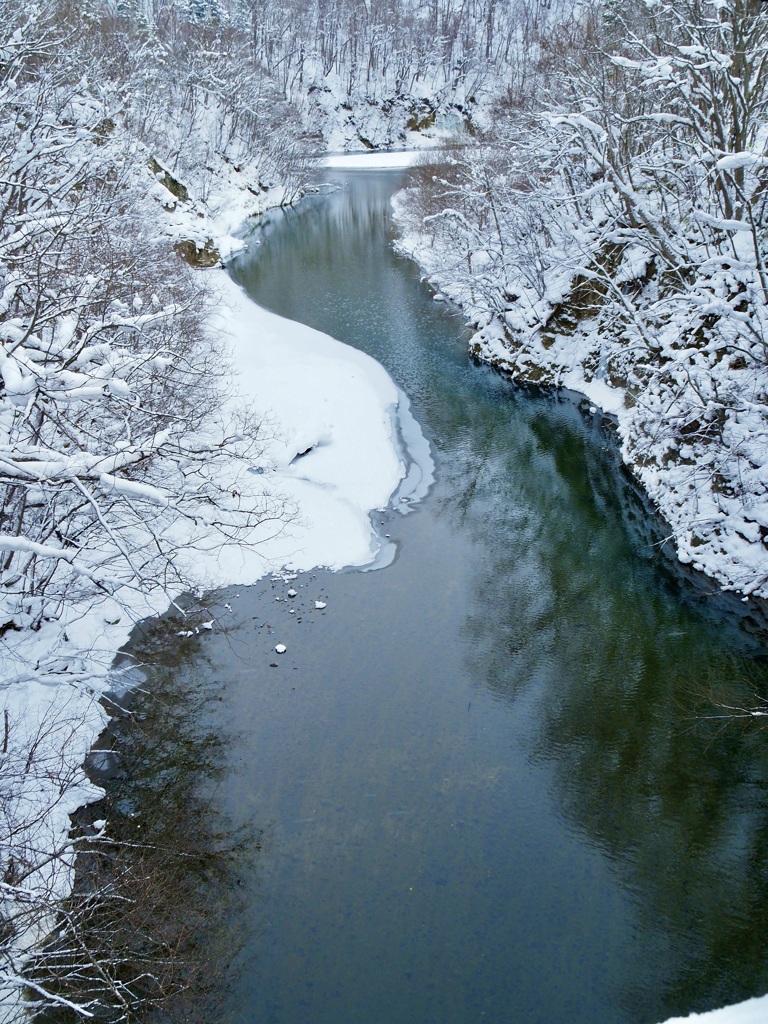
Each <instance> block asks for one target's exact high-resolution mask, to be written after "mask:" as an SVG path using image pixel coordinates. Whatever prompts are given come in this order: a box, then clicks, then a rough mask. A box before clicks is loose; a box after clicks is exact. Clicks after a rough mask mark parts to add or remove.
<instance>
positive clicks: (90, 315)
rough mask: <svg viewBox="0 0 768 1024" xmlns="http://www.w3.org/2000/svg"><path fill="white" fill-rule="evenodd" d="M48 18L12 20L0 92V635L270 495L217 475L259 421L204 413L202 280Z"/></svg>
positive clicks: (215, 364) (244, 451)
mask: <svg viewBox="0 0 768 1024" xmlns="http://www.w3.org/2000/svg"><path fill="white" fill-rule="evenodd" d="M6 6H8V5H6ZM4 13H5V14H6V15H7V16H8V20H9V21H11V22H12V18H11V15H10V11H6V12H4ZM52 32H53V28H52V27H51V25H50V23H46V22H45V21H42V23H41V22H39V21H36V20H32V19H30V20H27V21H24V20H23V19H20V23H19V27H18V28H17V29H16V30H15V31H14V33H13V34H12V35H11V37H10V39H9V40H8V42H7V44H6V46H5V52H4V57H5V60H4V64H3V83H2V92H1V93H0V117H1V118H2V121H0V133H1V135H2V148H3V151H4V152H7V153H10V154H12V157H11V159H10V161H9V162H8V164H7V166H6V171H5V175H4V180H3V181H2V183H1V184H0V203H1V204H2V226H1V227H0V284H1V285H2V300H1V304H0V311H1V312H2V321H1V323H0V332H1V341H2V348H1V349H0V376H1V377H2V390H0V452H1V453H2V455H1V456H0V458H1V461H0V483H2V485H3V490H2V493H1V494H0V515H1V516H2V528H1V530H0V572H1V573H2V588H3V589H2V604H1V605H0V607H1V608H2V615H1V616H0V630H2V632H4V633H8V632H9V631H11V630H18V629H20V628H22V627H23V626H27V625H31V626H33V627H36V626H38V625H39V623H40V621H41V619H42V618H43V617H44V616H45V615H51V614H53V613H54V610H55V608H56V604H57V602H59V601H61V600H64V598H65V597H66V599H67V600H70V601H71V600H72V599H74V598H76V597H77V595H78V594H79V593H92V592H93V590H94V588H96V589H97V590H98V591H101V592H104V593H109V594H115V593H116V592H117V591H118V590H119V589H120V588H122V587H126V586H128V587H138V588H151V587H155V586H161V587H165V588H169V587H172V588H176V587H178V585H179V584H180V583H181V582H182V575H183V573H182V570H181V568H180V566H179V563H178V561H177V559H176V558H175V553H176V549H177V548H178V546H179V544H180V543H181V542H182V535H181V534H180V533H179V530H178V525H179V522H180V521H185V522H186V523H187V524H189V526H190V527H191V528H192V534H194V533H195V531H197V534H199V535H202V534H205V535H207V536H209V537H210V536H211V535H213V534H215V535H217V536H218V537H219V539H220V540H221V541H226V540H232V539H236V538H237V537H240V536H242V535H243V531H245V530H248V529H250V528H252V527H253V526H254V525H255V524H256V523H257V522H259V521H261V520H263V519H264V518H265V517H266V518H268V517H272V516H277V515H279V514H280V511H281V510H280V508H279V506H277V505H274V506H273V504H272V503H271V502H270V501H269V499H268V498H267V497H266V496H263V497H262V498H260V499H259V500H257V501H256V502H251V503H250V504H248V503H247V502H246V501H244V500H243V499H241V495H240V491H239V489H238V488H237V487H236V485H232V486H231V487H229V486H228V489H227V490H224V488H223V487H222V486H220V485H219V484H218V483H217V478H216V457H217V455H218V454H220V453H228V454H230V455H234V456H236V457H237V458H240V459H242V460H245V459H248V458H253V457H255V456H256V455H257V454H258V452H257V451H256V450H255V449H257V447H258V434H259V429H260V425H259V424H258V423H257V422H255V421H251V422H250V423H244V422H243V423H236V422H232V423H231V424H225V423H217V422H215V420H216V415H215V414H216V410H217V409H218V407H219V406H220V405H221V402H222V398H223V396H222V393H221V387H222V383H223V381H225V380H226V365H225V364H224V363H223V362H222V357H221V353H220V352H219V351H218V348H217V345H216V342H215V339H214V338H212V337H211V335H210V332H208V330H207V329H206V325H205V307H206V302H207V301H208V300H207V297H206V294H205V288H204V285H203V282H202V279H201V278H200V277H199V276H198V277H196V278H193V272H192V271H190V270H188V269H187V268H186V267H185V265H184V264H183V263H182V262H181V261H180V260H179V259H178V258H177V257H176V256H175V255H174V253H173V251H172V249H171V245H170V243H168V242H163V241H162V240H154V239H152V238H150V237H147V221H148V219H149V218H148V212H147V209H146V208H145V205H144V206H143V205H142V204H146V201H145V200H144V195H145V194H146V191H147V189H148V184H149V181H150V180H151V179H150V178H149V175H148V174H143V173H142V168H140V167H139V168H138V169H137V167H136V162H135V156H134V154H135V144H133V152H131V146H130V145H126V144H125V143H124V142H123V141H121V140H119V139H113V138H111V137H110V129H109V127H108V126H109V125H110V124H112V119H111V116H110V115H111V109H110V108H109V107H108V106H105V104H104V103H103V102H101V100H100V97H99V96H98V94H97V92H96V91H92V90H91V89H90V88H89V87H88V85H87V83H86V81H85V79H84V78H83V77H82V72H83V70H84V69H83V68H82V67H77V66H76V65H75V64H73V63H72V62H71V60H70V57H71V54H69V53H67V57H66V58H64V57H62V56H54V53H53V48H54V42H55V41H54V37H53V36H52V35H51V33H52ZM59 53H60V54H62V53H64V51H59ZM87 70H93V69H86V73H87ZM243 464H244V466H245V465H247V463H246V462H244V463H243Z"/></svg>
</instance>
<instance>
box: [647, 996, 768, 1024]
mask: <svg viewBox="0 0 768 1024" xmlns="http://www.w3.org/2000/svg"><path fill="white" fill-rule="evenodd" d="M767 1020H768V996H762V997H760V998H758V999H747V1000H746V1002H743V1003H736V1005H735V1006H726V1007H724V1008H723V1009H722V1010H709V1011H708V1012H707V1013H691V1014H689V1016H687V1017H670V1019H669V1020H667V1021H665V1022H664V1024H684V1022H686V1024H692V1022H694V1021H700V1022H701V1024H765V1022H766V1021H767Z"/></svg>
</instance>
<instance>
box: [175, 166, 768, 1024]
mask: <svg viewBox="0 0 768 1024" xmlns="http://www.w3.org/2000/svg"><path fill="white" fill-rule="evenodd" d="M339 180H340V181H341V182H342V183H343V185H344V188H343V189H342V190H341V191H339V192H336V193H334V194H330V195H321V196H318V197H313V198H310V199H308V200H306V201H305V202H303V203H302V204H300V206H299V207H298V208H296V209H294V210H289V211H287V212H285V213H276V214H274V215H270V216H269V217H268V218H266V219H265V221H264V222H263V224H262V226H261V228H260V229H259V230H258V231H257V233H256V234H255V235H254V236H253V238H252V242H253V243H254V244H252V246H251V248H250V255H246V256H245V257H242V258H240V260H239V261H238V262H237V263H236V265H234V267H233V268H232V273H233V275H234V277H235V278H236V279H237V280H238V281H240V282H241V283H242V284H243V285H244V286H245V287H246V289H247V290H248V292H249V293H250V294H251V295H252V296H253V297H254V298H255V299H256V300H257V301H258V302H260V303H261V304H263V305H265V306H267V307H269V308H270V309H272V310H275V311H277V312H278V313H281V314H282V315H284V316H286V317H290V318H292V319H296V320H301V321H303V322H305V323H308V324H311V325H312V326H313V327H317V328H320V329H321V330H323V331H326V332H327V333H329V334H331V335H333V336H335V337H337V338H340V339H342V340H344V341H347V342H349V343H350V344H353V345H355V346H357V347H359V348H361V349H364V350H365V351H367V352H369V353H371V354H372V355H373V356H375V357H376V358H377V359H378V360H380V361H381V362H382V363H383V364H384V365H385V367H386V368H387V369H388V370H389V372H390V373H391V375H392V376H393V377H394V378H395V380H396V381H397V383H398V384H399V385H400V386H401V387H402V388H403V389H404V391H405V392H406V393H407V394H408V396H409V397H410V399H411V402H412V405H413V409H414V413H415V415H416V417H417V419H418V420H419V421H420V422H421V424H422V425H423V429H424V431H425V433H426V434H427V436H428V437H429V439H430V441H431V443H432V445H433V448H434V454H435V459H436V464H437V482H436V484H435V486H434V487H433V489H432V491H431V492H430V494H429V496H428V498H427V499H426V500H425V501H424V502H423V503H422V504H421V505H420V506H419V507H417V508H416V509H414V510H413V511H411V512H409V514H407V515H402V514H400V512H399V511H388V512H386V513H382V514H380V515H378V516H377V517H376V523H377V527H378V528H379V529H380V530H381V531H382V532H383V533H387V534H390V535H391V536H392V538H393V539H394V540H395V541H396V542H397V544H398V556H397V558H396V560H395V562H394V564H392V565H391V566H389V567H388V568H386V569H382V570H379V571H375V572H348V573H337V574H330V573H315V574H312V575H311V576H304V577H299V578H297V579H296V580H294V581H293V583H292V584H291V583H289V582H284V581H268V582H265V583H263V584H262V585H260V586H258V587H254V588H251V589H245V588H238V589H237V590H235V589H231V590H229V591H226V592H224V593H222V594H218V595H216V596H215V598H214V603H213V604H212V605H211V608H212V609H213V611H214V612H215V613H216V614H217V615H222V616H223V614H224V612H223V605H224V602H228V603H229V604H230V605H231V606H232V608H233V615H232V621H233V622H234V623H235V625H233V627H232V628H231V629H230V630H229V631H228V632H227V633H226V634H225V633H221V632H220V633H212V634H210V635H207V636H205V637H204V638H203V640H202V641H200V645H199V650H198V653H197V654H196V655H195V657H194V658H193V659H192V660H191V661H187V662H185V663H184V665H183V666H182V667H181V668H180V669H179V672H178V686H179V688H180V691H181V690H183V687H184V685H185V680H188V679H191V678H193V677H194V676H195V675H199V674H200V673H203V674H204V675H205V676H206V678H207V679H208V681H209V683H210V685H211V686H212V687H213V689H214V690H215V692H216V693H217V694H218V696H219V697H221V698H222V699H221V700H218V701H216V702H215V709H214V710H212V711H211V716H212V721H213V723H214V725H215V729H216V732H217V734H218V736H219V737H220V738H221V739H222V740H223V745H224V748H225V749H226V751H227V756H226V764H227V771H226V773H225V776H224V779H223V781H222V782H221V783H220V785H219V788H218V790H217V793H216V797H215V799H216V801H217V802H218V804H219V805H220V806H221V807H222V808H223V809H224V810H225V811H226V812H227V813H228V814H229V815H230V816H231V817H233V818H234V819H235V821H236V822H237V821H243V822H249V823H251V824H254V825H255V826H256V827H257V828H258V829H259V830H260V832H261V849H260V852H259V853H258V855H257V856H256V857H255V859H254V861H253V866H252V870H251V871H250V873H249V874H248V875H247V877H246V878H245V879H244V880H243V881H244V885H243V891H244V892H245V897H244V899H243V900H242V905H241V906H239V909H238V910H237V915H236V919H235V920H233V921H232V927H233V930H234V931H236V932H237V934H238V936H239V939H240V944H241V946H242V949H241V952H240V954H239V955H238V958H237V963H236V964H234V965H233V969H232V973H231V977H230V978H229V979H228V981H227V984H226V986H225V991H224V992H223V993H221V994H220V995H219V996H218V997H217V998H218V1002H219V1005H220V1007H221V1008H223V1009H224V1011H225V1017H226V1019H227V1020H228V1021H231V1022H233V1024H234V1022H237V1024H240V1022H242V1024H246V1022H248V1024H273V1022H274V1024H465V1022H469V1021H488V1022H494V1024H653V1022H657V1021H661V1020H663V1019H665V1018H666V1017H667V1016H669V1015H671V1014H673V1013H677V1014H681V1013H687V1012H689V1011H691V1010H694V1009H705V1008H710V1007H712V1006H714V1005H718V1004H722V1003H723V1002H726V1001H734V1000H737V999H742V998H746V997H748V996H752V995H757V994H762V993H763V992H765V991H768V790H767V789H766V785H767V784H768V733H764V732H760V731H759V730H758V729H752V728H749V729H744V728H742V727H741V725H739V724H733V723H732V724H729V725H726V724H724V723H723V721H722V720H720V719H714V718H711V717H709V716H711V715H712V714H713V704H712V703H711V700H710V698H711V697H712V695H714V698H715V699H723V700H727V701H729V702H739V701H748V700H749V699H750V695H751V694H752V693H753V692H759V693H763V694H764V693H766V680H767V679H768V674H767V673H766V670H765V669H764V668H763V667H761V666H762V662H761V658H760V656H758V657H754V655H755V654H758V655H762V652H761V651H759V650H758V648H759V643H760V641H759V640H755V639H752V638H751V635H749V634H747V633H745V632H744V631H743V630H742V629H740V628H738V626H737V625H736V623H735V621H734V620H733V619H732V618H731V617H730V616H729V615H728V614H727V612H728V609H727V608H725V607H724V606H723V605H720V604H718V603H717V602H716V601H715V600H714V599H710V598H706V597H702V596H701V594H700V593H699V591H697V590H696V589H695V588H694V587H693V585H691V584H688V583H686V582H684V581H683V580H681V579H680V578H678V576H677V575H676V573H675V572H674V571H671V570H670V568H669V567H668V566H667V565H665V560H664V556H663V554H662V553H661V552H660V551H659V549H658V548H657V547H654V546H653V543H652V542H653V537H652V535H651V531H650V529H649V528H648V526H647V519H646V517H645V514H644V511H643V508H642V505H641V503H640V501H639V500H638V498H637V497H636V495H635V494H634V493H633V491H632V489H631V487H630V486H629V485H628V483H627V481H626V480H625V478H624V476H623V474H622V473H621V471H620V469H619V467H618V461H617V456H616V452H615V448H616V445H615V442H614V440H613V438H612V436H611V433H610V429H609V427H608V426H606V425H605V424H603V423H602V422H601V421H600V419H599V418H598V417H591V416H589V414H588V412H586V408H587V407H586V405H584V406H582V405H580V403H579V401H578V399H577V398H576V397H575V396H559V397H558V396H554V397H550V396H544V395H541V394H537V393H529V392H525V391H522V390H520V389H518V388H516V387H514V386H513V385H511V384H510V383H508V382H507V381H505V380H504V379H503V378H502V377H501V376H499V375H497V374H495V373H494V372H492V371H490V370H489V369H487V368H483V367H478V366H476V365H473V364H472V363H471V362H470V361H469V360H468V358H467V356H466V353H465V342H466V336H465V335H464V333H463V330H462V326H461V321H460V319H457V318H456V316H455V315H452V314H451V312H450V311H449V310H448V309H446V307H444V306H441V305H439V304H437V303H435V302H434V301H432V299H431V297H430V294H429V291H428V289H427V288H426V287H425V286H424V285H422V284H421V283H420V282H419V275H418V270H417V269H416V268H415V267H414V266H413V265H412V264H410V263H409V262H407V261H404V260H399V259H397V258H396V257H395V256H394V254H393V253H392V251H391V249H390V247H389V241H390V234H391V225H390V218H389V197H390V195H391V193H392V190H393V189H394V188H395V187H396V185H397V182H398V180H399V175H398V173H396V172H380V173H379V172H367V173H365V174H354V173H351V174H348V175H347V176H346V177H340V178H339ZM257 241H258V244H256V242H257ZM291 585H292V586H293V587H294V588H295V589H296V590H297V594H298V596H297V597H295V598H289V597H288V596H287V591H288V589H289V587H290V586H291ZM278 598H279V600H277V599H278ZM319 599H322V600H323V601H324V602H325V604H326V607H325V608H324V609H322V610H321V609H316V608H315V607H314V602H315V601H316V600H319ZM292 608H293V609H294V610H293V613H292V612H291V609H292ZM278 641H282V642H284V643H286V644H287V647H288V652H287V653H286V654H285V655H283V657H282V658H281V659H279V665H278V667H271V663H272V662H273V661H275V657H274V654H273V648H274V644H275V643H276V642H278ZM213 703H214V702H212V704H213Z"/></svg>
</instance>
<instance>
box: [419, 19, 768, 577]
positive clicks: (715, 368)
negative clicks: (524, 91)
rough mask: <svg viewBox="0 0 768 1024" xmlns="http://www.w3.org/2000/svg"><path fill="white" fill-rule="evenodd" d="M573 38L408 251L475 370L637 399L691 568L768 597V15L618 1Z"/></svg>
mask: <svg viewBox="0 0 768 1024" xmlns="http://www.w3.org/2000/svg"><path fill="white" fill-rule="evenodd" d="M560 31H567V34H568V36H569V37H570V38H573V36H574V31H576V32H577V34H578V36H579V45H578V47H577V48H574V47H572V46H568V47H565V46H562V45H561V46H560V48H559V50H558V33H559V32H560ZM558 33H555V34H554V36H553V37H552V38H551V39H550V40H549V41H548V42H547V43H545V41H544V40H542V41H541V43H540V45H539V48H538V61H537V68H536V77H537V89H536V92H535V94H534V98H533V101H532V102H531V100H530V93H529V94H528V95H527V96H526V97H525V99H526V102H527V107H526V108H524V109H521V108H520V104H519V94H514V95H511V96H510V100H509V102H508V103H507V104H506V105H505V107H504V108H502V109H500V111H499V117H498V121H497V124H496V125H495V137H494V138H490V139H487V140H485V143H484V145H483V147H482V148H480V149H479V150H477V151H476V152H473V153H470V154H469V155H468V156H464V155H461V156H459V157H458V158H454V160H453V166H452V169H451V170H450V172H449V173H444V174H443V175H442V176H440V177H439V178H438V179H436V180H431V181H430V182H429V183H428V185H427V187H426V188H422V189H421V190H415V191H414V192H412V193H411V199H410V200H409V201H408V200H406V201H403V202H402V203H401V217H402V220H403V225H404V229H405V230H406V231H411V232H412V233H416V234H419V235H420V239H419V240H417V241H415V242H414V243H411V244H410V248H411V250H412V251H414V252H415V253H416V254H417V256H418V257H419V258H420V259H422V260H423V262H424V264H425V266H426V267H427V269H428V270H429V271H430V272H431V273H432V274H434V275H436V279H437V280H438V281H439V282H440V285H441V287H443V288H444V289H445V290H448V291H449V293H450V294H452V295H453V296H454V297H456V298H457V299H458V300H459V301H461V302H462V303H463V304H464V305H465V306H466V307H467V308H468V309H469V310H470V312H471V314H472V317H473V319H474V320H475V322H476V323H477V324H478V326H479V327H481V328H482V330H481V331H480V333H479V334H478V336H477V337H476V339H475V348H476V351H477V353H478V354H479V355H481V356H483V357H484V358H489V359H491V360H492V361H494V362H497V363H499V364H501V365H504V366H506V367H508V368H509V369H510V370H511V371H512V372H513V373H515V374H516V375H518V376H520V377H522V378H525V379H529V380H544V381H547V382H553V383H564V382H566V381H567V382H568V383H569V384H570V385H571V386H574V385H576V386H578V385H579V381H583V382H585V383H586V384H589V383H590V382H599V383H600V385H601V386H602V385H607V386H608V387H609V388H611V389H612V392H613V394H614V395H619V394H620V395H622V396H623V405H624V410H623V412H622V414H621V417H620V421H621V429H622V434H623V437H624V449H623V451H624V457H625V459H626V461H627V462H628V464H629V465H630V466H631V467H632V468H633V471H634V472H635V473H636V474H637V475H638V476H639V477H640V478H641V479H642V481H643V482H644V484H645V486H646V488H647V490H648V491H649V493H650V494H651V496H652V497H653V499H654V500H655V501H656V503H657V505H658V507H659V508H660V510H661V511H662V513H663V514H664V516H665V517H666V519H667V521H668V522H669V524H670V532H671V534H672V535H673V536H674V539H675V542H676V545H677V550H678V554H679V556H680V557H681V558H682V559H683V560H684V561H686V562H691V563H692V564H694V565H695V566H698V567H699V568H702V569H704V570H705V571H707V572H709V573H710V574H713V575H715V576H716V577H717V578H718V580H719V582H720V583H721V585H723V586H724V587H726V588H733V589H735V590H738V591H740V592H742V593H759V594H762V595H764V596H765V595H766V594H768V571H767V567H766V559H765V545H766V541H767V540H768V492H767V491H766V485H767V484H768V479H766V469H765V451H766V442H768V422H767V420H766V406H767V403H768V378H767V376H766V367H767V366H768V361H767V360H766V355H767V354H768V353H767V349H766V345H767V339H768V333H767V328H768V290H766V281H767V278H766V248H767V245H766V233H767V231H768V221H767V217H768V209H767V208H766V185H767V184H768V152H767V151H766V139H767V138H768V118H767V114H768V111H767V109H766V108H767V105H768V74H766V71H767V70H768V69H767V68H766V62H767V61H768V11H766V10H765V5H764V4H761V3H759V2H757V0H717V2H712V3H710V2H707V0H684V2H682V3H663V2H661V3H656V4H636V5H630V6H626V5H622V6H621V7H619V6H618V5H614V4H611V5H607V6H602V7H601V8H600V9H595V10H593V11H591V12H587V13H586V14H584V15H583V17H582V18H581V21H580V22H579V24H578V25H577V26H576V28H575V30H574V27H573V26H566V27H565V28H564V29H562V30H558ZM427 238H429V239H431V241H432V242H433V243H434V250H433V251H434V255H431V254H430V252H429V251H428V245H427V244H426V239H427ZM405 244H406V246H408V245H409V243H408V242H407V240H406V243H405ZM595 393H597V391H595Z"/></svg>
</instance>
